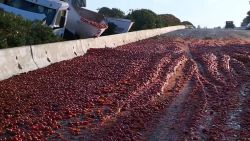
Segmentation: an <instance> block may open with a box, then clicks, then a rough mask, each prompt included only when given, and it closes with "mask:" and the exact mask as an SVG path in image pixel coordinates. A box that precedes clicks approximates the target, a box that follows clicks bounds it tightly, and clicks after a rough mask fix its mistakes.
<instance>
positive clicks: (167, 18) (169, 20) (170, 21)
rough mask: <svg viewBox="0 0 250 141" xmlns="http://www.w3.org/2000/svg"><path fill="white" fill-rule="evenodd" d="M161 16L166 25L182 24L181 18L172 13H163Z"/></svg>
mask: <svg viewBox="0 0 250 141" xmlns="http://www.w3.org/2000/svg"><path fill="white" fill-rule="evenodd" d="M160 17H161V19H162V20H163V22H164V25H165V26H175V25H181V24H182V23H181V20H180V19H178V18H177V17H175V16H174V15H172V14H162V15H160Z"/></svg>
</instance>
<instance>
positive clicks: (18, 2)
mask: <svg viewBox="0 0 250 141" xmlns="http://www.w3.org/2000/svg"><path fill="white" fill-rule="evenodd" d="M0 2H1V3H4V4H7V5H9V6H12V7H15V8H18V9H22V10H26V11H30V12H34V13H39V14H45V15H46V24H47V25H51V23H52V22H53V20H54V17H55V15H56V9H51V8H48V7H44V6H42V5H37V4H34V3H31V2H28V1H25V0H0Z"/></svg>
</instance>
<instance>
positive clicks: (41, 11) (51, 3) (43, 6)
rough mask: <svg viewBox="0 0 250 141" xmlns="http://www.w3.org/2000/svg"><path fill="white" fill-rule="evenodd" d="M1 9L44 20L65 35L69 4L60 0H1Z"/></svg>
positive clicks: (55, 30) (31, 19)
mask: <svg viewBox="0 0 250 141" xmlns="http://www.w3.org/2000/svg"><path fill="white" fill-rule="evenodd" d="M0 9H3V10H4V11H5V12H9V13H13V14H15V15H19V16H21V17H23V18H24V19H27V20H30V21H35V20H38V21H43V22H44V23H46V24H47V25H48V26H49V27H51V28H52V29H53V32H54V34H56V35H58V36H61V37H63V35H64V31H65V27H66V21H67V15H68V9H69V5H68V3H66V2H63V1H60V0H0Z"/></svg>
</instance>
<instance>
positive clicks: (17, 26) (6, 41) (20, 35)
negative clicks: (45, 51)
mask: <svg viewBox="0 0 250 141" xmlns="http://www.w3.org/2000/svg"><path fill="white" fill-rule="evenodd" d="M60 40H61V39H60V38H58V37H57V36H55V35H54V34H53V32H52V29H51V28H49V27H47V26H44V25H42V23H40V22H30V21H27V20H24V19H23V18H22V17H19V16H15V15H13V14H10V13H6V12H3V11H0V48H8V47H16V46H23V45H31V44H42V43H50V42H55V41H60Z"/></svg>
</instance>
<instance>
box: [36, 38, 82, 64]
mask: <svg viewBox="0 0 250 141" xmlns="http://www.w3.org/2000/svg"><path fill="white" fill-rule="evenodd" d="M81 46H82V45H81V41H80V40H74V41H67V42H57V43H50V44H42V45H34V46H31V48H32V54H33V56H34V57H33V58H34V62H35V63H36V64H37V66H38V67H39V68H43V67H46V66H48V65H50V64H53V63H56V62H60V61H63V60H69V59H72V58H74V57H77V56H81V55H83V54H84V51H83V50H82V47H81Z"/></svg>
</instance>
